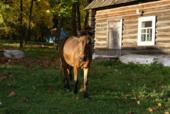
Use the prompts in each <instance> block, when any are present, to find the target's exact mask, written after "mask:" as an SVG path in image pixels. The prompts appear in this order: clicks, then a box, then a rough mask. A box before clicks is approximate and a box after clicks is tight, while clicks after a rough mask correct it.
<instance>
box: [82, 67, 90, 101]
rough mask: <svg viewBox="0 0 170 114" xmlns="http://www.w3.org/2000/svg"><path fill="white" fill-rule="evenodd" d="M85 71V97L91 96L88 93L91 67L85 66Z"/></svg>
mask: <svg viewBox="0 0 170 114" xmlns="http://www.w3.org/2000/svg"><path fill="white" fill-rule="evenodd" d="M83 72H84V97H85V98H88V97H89V95H88V72H89V69H88V68H84V69H83Z"/></svg>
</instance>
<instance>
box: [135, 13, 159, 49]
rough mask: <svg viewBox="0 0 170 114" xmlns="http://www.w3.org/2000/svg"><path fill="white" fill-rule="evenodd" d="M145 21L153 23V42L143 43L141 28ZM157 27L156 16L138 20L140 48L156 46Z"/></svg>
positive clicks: (138, 42)
mask: <svg viewBox="0 0 170 114" xmlns="http://www.w3.org/2000/svg"><path fill="white" fill-rule="evenodd" d="M144 21H152V31H153V32H152V41H146V42H142V41H141V27H142V22H144ZM155 25H156V16H147V17H140V18H139V19H138V40H137V45H138V46H154V45H155V27H156V26H155Z"/></svg>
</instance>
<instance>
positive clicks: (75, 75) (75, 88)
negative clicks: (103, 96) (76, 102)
mask: <svg viewBox="0 0 170 114" xmlns="http://www.w3.org/2000/svg"><path fill="white" fill-rule="evenodd" d="M74 83H75V85H74V93H75V94H76V93H77V92H78V68H77V67H74Z"/></svg>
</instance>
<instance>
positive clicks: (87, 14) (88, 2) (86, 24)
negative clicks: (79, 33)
mask: <svg viewBox="0 0 170 114" xmlns="http://www.w3.org/2000/svg"><path fill="white" fill-rule="evenodd" d="M91 2H92V0H87V5H88V4H90V3H91ZM88 19H89V10H87V11H86V16H85V21H84V29H85V28H86V27H87V26H88Z"/></svg>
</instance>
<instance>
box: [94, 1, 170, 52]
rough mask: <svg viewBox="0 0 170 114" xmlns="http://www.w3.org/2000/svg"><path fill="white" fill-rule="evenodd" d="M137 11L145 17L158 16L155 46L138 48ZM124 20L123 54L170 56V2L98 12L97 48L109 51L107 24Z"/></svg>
mask: <svg viewBox="0 0 170 114" xmlns="http://www.w3.org/2000/svg"><path fill="white" fill-rule="evenodd" d="M137 10H140V11H141V10H142V11H143V15H142V16H143V17H144V16H156V39H155V46H149V47H148V46H137V37H138V36H137V35H138V18H139V17H141V15H139V14H137ZM116 18H118V19H123V25H122V26H123V28H122V29H123V30H122V32H123V33H122V53H123V54H126V53H151V54H154V53H155V54H158V53H166V54H170V0H159V1H153V2H147V3H140V4H136V5H129V6H121V7H117V8H110V9H103V10H97V11H96V15H95V41H96V42H95V48H96V49H107V26H108V25H107V24H108V20H111V19H116Z"/></svg>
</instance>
